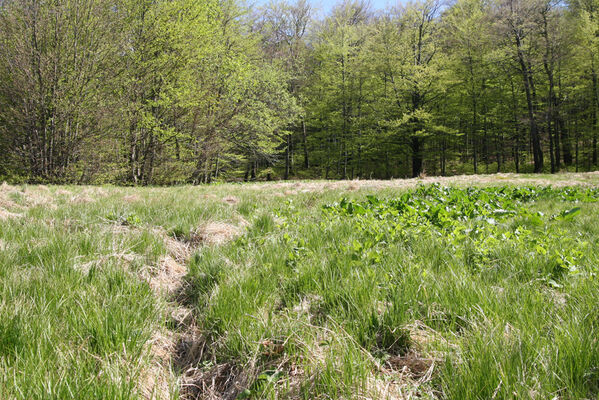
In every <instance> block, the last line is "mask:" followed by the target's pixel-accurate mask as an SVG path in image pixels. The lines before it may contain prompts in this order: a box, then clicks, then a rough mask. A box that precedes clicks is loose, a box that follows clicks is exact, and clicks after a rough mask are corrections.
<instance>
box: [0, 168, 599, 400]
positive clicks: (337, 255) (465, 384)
mask: <svg viewBox="0 0 599 400" xmlns="http://www.w3.org/2000/svg"><path fill="white" fill-rule="evenodd" d="M525 178H526V179H528V178H529V177H525ZM542 178H543V179H545V177H542ZM511 179H513V180H517V179H518V178H517V177H512V178H511ZM552 179H556V180H554V182H556V183H558V184H561V183H567V182H570V181H574V180H575V179H574V178H572V177H569V176H563V178H562V180H559V179H557V178H552ZM576 179H578V178H576ZM580 180H581V181H583V182H587V181H589V179H587V178H584V177H583V178H580ZM447 183H451V182H447ZM497 183H498V184H500V185H503V184H504V183H505V182H504V181H503V180H501V179H498V181H497ZM527 183H528V181H527ZM328 184H329V183H326V182H323V183H309V182H306V183H302V184H297V185H296V186H293V185H294V184H293V183H291V184H288V185H287V184H285V185H278V186H277V185H273V184H260V185H248V186H246V185H218V186H206V187H175V188H128V189H125V188H113V187H105V188H100V189H98V188H81V187H51V188H49V190H47V189H43V188H39V187H35V186H28V187H14V188H11V189H10V190H9V189H6V188H3V191H4V192H10V193H9V194H7V196H8V198H9V199H10V200H11V201H13V202H14V203H17V205H16V206H13V208H11V209H10V211H12V212H14V213H20V214H22V217H14V218H12V217H11V218H8V219H5V220H2V221H0V250H1V251H0V371H1V372H2V373H1V374H0V398H1V399H5V398H6V399H48V398H60V399H62V398H94V399H95V398H105V399H116V398H119V399H128V398H140V391H139V387H138V386H139V378H140V375H141V374H142V372H143V370H144V367H145V366H146V365H147V363H148V362H149V359H148V357H149V356H148V354H147V351H146V345H147V341H148V340H149V339H150V337H151V336H152V333H153V332H154V331H156V330H160V329H166V328H167V327H168V328H170V329H174V330H177V329H183V328H177V327H174V326H173V325H172V323H171V322H169V320H168V318H167V316H166V312H165V308H166V301H170V302H173V301H176V302H179V303H180V304H181V305H182V306H185V307H189V308H190V309H192V310H193V314H194V326H196V327H197V328H198V329H199V331H200V332H201V336H198V339H197V340H201V341H202V343H201V345H202V346H204V351H203V353H202V354H201V356H200V357H199V358H198V359H195V360H193V362H194V367H196V368H197V370H198V371H200V372H201V373H203V374H205V376H208V375H209V374H210V373H216V372H214V371H216V370H217V368H219V366H221V369H222V370H223V371H227V373H228V374H231V375H236V377H237V378H238V381H239V382H242V384H240V386H239V387H237V388H235V390H236V391H237V393H236V395H238V396H240V398H244V397H245V398H281V399H282V398H305V399H313V398H323V399H324V398H382V397H385V396H387V397H389V398H398V397H399V395H405V396H407V395H408V394H409V393H411V394H412V396H415V395H416V394H418V395H420V396H421V397H424V398H427V397H429V398H434V397H437V398H447V399H490V398H496V399H508V398H510V399H511V398H538V399H545V398H556V397H557V398H562V399H595V398H597V396H598V394H599V342H598V340H597V337H598V333H599V332H598V329H599V309H598V304H599V303H598V302H597V300H596V298H597V293H599V290H598V289H599V282H598V280H597V279H598V278H597V277H596V274H597V273H598V272H599V271H598V270H597V265H598V262H597V261H598V259H599V253H598V251H599V250H597V248H599V247H597V242H598V238H599V224H598V223H597V221H598V219H597V218H598V216H599V205H598V204H599V203H580V202H578V203H574V202H571V201H563V200H561V199H558V198H553V197H549V198H541V199H538V200H536V201H534V202H531V203H527V204H526V207H527V209H528V210H529V211H530V212H531V213H532V214H534V213H537V212H539V211H540V212H542V215H543V216H544V217H543V218H545V219H544V220H543V221H544V222H543V225H538V224H537V223H536V221H535V220H534V219H531V217H528V216H522V215H515V216H509V217H506V218H505V219H503V220H498V228H497V229H499V230H500V231H501V232H514V231H515V230H516V229H528V230H530V232H531V233H530V234H529V236H527V237H526V239H523V240H522V241H521V242H517V241H514V240H499V241H497V242H491V241H489V240H485V241H484V243H485V245H486V246H487V247H486V248H485V249H484V251H482V250H481V245H480V243H483V242H482V241H480V240H479V241H476V242H469V241H463V242H459V243H457V242H455V240H454V239H453V238H452V237H450V236H449V235H447V234H445V233H443V232H444V231H443V232H441V231H439V232H441V234H436V233H435V232H434V230H431V229H426V230H424V231H422V233H419V232H418V230H417V229H418V228H417V227H416V228H413V229H411V230H409V231H408V230H407V229H406V233H403V234H402V236H386V237H384V238H378V239H377V232H378V231H379V230H380V229H381V227H382V226H383V225H381V224H379V223H375V222H373V223H372V225H371V227H370V228H369V229H367V230H361V229H358V225H356V219H355V218H352V217H348V216H335V215H331V214H330V213H327V212H325V211H323V206H324V205H327V204H335V203H338V202H340V201H341V200H342V198H344V197H345V198H347V199H348V200H352V201H354V202H356V201H357V202H365V201H367V195H372V194H375V195H376V196H377V198H379V199H381V200H386V199H396V198H398V197H400V196H401V194H402V193H404V192H405V190H406V189H404V188H400V189H397V188H393V187H375V186H371V187H360V186H359V185H357V187H353V186H350V185H351V183H347V182H346V183H343V184H339V185H336V186H333V187H331V188H328V189H325V188H324V186H325V185H328ZM488 184H490V183H489V182H488V181H486V182H485V185H488ZM491 184H492V183H491ZM66 191H68V193H67V192H66ZM285 191H288V193H287V194H285ZM226 197H234V199H228V200H229V201H223V199H225V198H226ZM574 207H580V208H581V210H580V213H579V214H578V215H576V216H575V217H573V218H571V219H556V220H553V221H551V222H547V221H548V219H549V218H550V217H551V216H552V215H557V214H559V213H560V212H562V211H564V210H571V209H573V208H574ZM209 221H212V222H224V223H229V224H231V225H234V226H237V227H239V229H241V230H242V232H243V235H241V236H239V237H238V238H236V239H234V240H232V241H231V242H228V243H225V244H222V245H219V246H201V245H200V246H198V247H197V248H195V250H194V251H193V252H192V256H191V257H190V258H189V259H187V262H186V264H187V268H188V275H187V277H186V281H187V285H186V286H185V290H184V293H183V294H182V295H181V296H179V297H178V298H177V299H175V300H173V299H169V298H161V297H160V296H157V295H156V293H155V292H154V291H152V290H151V288H150V286H149V284H148V282H147V280H146V279H145V275H144V274H145V271H146V269H147V268H148V266H155V265H157V264H158V263H159V260H160V258H161V257H163V256H165V255H166V254H167V253H168V252H169V249H168V248H167V245H166V244H165V242H164V237H163V235H166V236H167V237H172V238H181V237H186V235H189V234H190V232H193V231H194V230H196V229H197V228H198V227H199V226H201V225H202V224H204V223H206V222H209ZM469 223H470V222H469ZM369 226H370V225H369ZM558 232H559V234H558ZM495 233H497V232H495V231H493V232H492V234H493V235H495ZM373 235H374V236H373ZM400 237H401V238H402V239H401V240H400V239H399V238H400ZM373 238H374V239H373ZM389 238H395V239H393V240H390V239H389ZM481 238H482V239H485V238H486V237H484V236H481ZM539 238H544V240H546V241H545V242H543V243H541V242H538V243H537V242H535V241H536V240H539ZM482 239H481V240H482ZM368 240H375V241H376V243H375V244H374V245H373V246H371V244H368V243H367V242H368ZM547 240H548V241H547ZM456 243H457V244H456ZM537 245H542V246H545V250H547V251H546V253H543V252H542V251H541V250H538V249H537V247H536V246H537ZM576 246H580V249H581V251H582V255H581V256H579V257H578V258H577V265H576V270H575V271H571V272H566V273H564V272H562V271H561V270H559V269H558V270H556V265H555V260H556V258H555V256H554V253H555V252H556V251H557V253H565V252H566V251H569V249H572V248H574V247H576ZM576 248H578V247H576ZM369 249H373V250H376V251H372V252H370V250H369ZM367 250H368V251H367ZM413 359H417V360H418V362H415V361H410V360H413ZM418 363H420V364H418ZM225 364H226V365H227V366H228V367H227V368H228V369H223V368H222V366H223V365H225ZM173 370H174V371H175V372H176V373H181V372H182V371H180V370H178V369H177V366H176V365H173ZM200 372H198V373H197V374H196V375H195V378H196V379H198V380H201V379H202V376H204V375H202V374H201V373H200ZM399 398H401V397H399Z"/></svg>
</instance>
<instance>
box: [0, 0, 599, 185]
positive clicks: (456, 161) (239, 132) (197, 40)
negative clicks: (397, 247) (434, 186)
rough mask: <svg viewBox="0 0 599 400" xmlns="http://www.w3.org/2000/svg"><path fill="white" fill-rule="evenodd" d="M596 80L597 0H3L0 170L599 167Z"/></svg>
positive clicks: (96, 176)
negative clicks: (381, 3)
mask: <svg viewBox="0 0 599 400" xmlns="http://www.w3.org/2000/svg"><path fill="white" fill-rule="evenodd" d="M290 1H294V2H290ZM598 74H599V1H598V0H571V1H568V2H561V1H555V0H454V1H452V2H449V3H447V2H442V1H440V0H419V1H417V2H413V3H409V4H406V5H398V6H394V7H388V8H387V9H384V10H373V9H372V8H371V7H370V6H369V4H368V2H366V1H359V0H358V1H356V0H346V1H343V2H340V3H338V4H337V5H336V6H335V7H334V8H333V9H332V10H331V11H330V12H329V13H328V14H327V15H324V16H320V15H318V13H317V12H315V10H314V9H313V8H312V7H311V6H310V4H309V3H307V2H306V0H275V1H272V2H270V3H268V4H266V5H263V6H255V5H254V6H252V5H249V6H248V5H247V4H245V3H242V2H240V1H237V0H200V1H197V0H110V1H106V0H0V177H3V179H9V180H13V181H30V182H70V183H116V184H136V185H147V184H175V183H194V184H199V183H208V182H213V181H221V180H259V179H265V180H267V179H288V178H298V177H299V178H326V179H338V178H344V179H354V178H364V179H365V178H379V179H388V178H393V177H410V176H412V177H415V176H419V175H421V174H431V175H450V174H460V173H491V172H511V171H513V172H552V173H553V172H558V171H560V170H576V171H579V170H580V171H586V170H593V169H595V168H596V167H597V165H598V163H597V136H598V132H599V87H598Z"/></svg>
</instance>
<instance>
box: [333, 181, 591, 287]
mask: <svg viewBox="0 0 599 400" xmlns="http://www.w3.org/2000/svg"><path fill="white" fill-rule="evenodd" d="M537 200H553V201H555V200H558V201H562V202H585V203H591V202H597V201H599V189H597V188H590V189H584V188H580V187H564V188H552V187H542V188H537V187H533V186H525V187H511V186H503V187H487V188H476V187H470V188H465V189H461V188H455V187H443V186H440V185H439V184H433V185H430V186H421V187H419V188H417V189H416V190H413V191H409V192H406V193H404V194H402V195H401V196H400V197H399V198H392V199H380V198H378V197H376V196H374V195H368V196H367V200H366V201H351V200H348V199H346V198H343V199H342V200H341V201H340V202H338V203H334V204H329V205H325V206H323V210H324V212H325V213H326V214H327V215H328V216H329V218H333V219H334V218H347V217H349V218H352V220H353V225H354V228H355V230H356V231H357V232H360V234H361V240H354V241H353V243H351V245H349V246H347V249H346V250H347V251H349V252H351V253H353V257H354V259H357V260H358V259H359V260H367V261H368V262H371V263H375V264H376V263H378V262H380V260H381V252H383V251H384V249H385V247H387V246H388V245H389V244H391V243H397V242H402V243H404V244H405V245H408V246H409V244H410V242H411V241H413V240H414V239H415V238H416V237H418V238H419V239H422V238H423V237H429V238H430V239H431V240H438V239H440V240H442V241H444V242H445V243H446V245H448V246H449V248H450V249H451V250H452V251H453V252H454V254H456V255H458V256H460V257H462V258H463V259H464V263H465V265H469V266H471V267H474V268H483V267H488V266H490V265H492V264H493V263H494V262H495V260H494V259H493V257H492V255H493V253H494V252H496V251H497V249H498V248H499V247H500V246H501V247H505V246H513V247H517V248H520V249H524V250H527V253H528V254H530V255H531V257H543V258H544V259H545V261H546V264H547V265H550V266H552V267H551V268H549V270H548V271H547V272H548V273H547V274H546V276H543V277H541V279H542V280H544V281H546V282H547V284H549V285H550V286H553V287H559V286H560V284H559V283H558V279H559V278H560V277H561V276H563V275H564V274H578V273H580V271H579V268H578V265H579V262H580V260H581V259H582V258H583V257H584V249H585V248H586V247H587V246H589V243H588V242H586V241H584V240H582V239H580V238H577V237H572V236H570V235H567V234H566V232H565V231H564V230H563V229H562V228H561V225H560V221H569V220H572V219H573V218H575V217H576V216H577V215H579V214H580V212H581V208H580V207H573V208H564V209H563V210H561V211H560V212H558V213H555V214H544V213H543V212H540V211H536V212H535V211H532V210H531V209H529V208H528V207H527V205H528V204H530V203H532V202H535V201H537Z"/></svg>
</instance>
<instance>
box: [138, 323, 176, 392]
mask: <svg viewBox="0 0 599 400" xmlns="http://www.w3.org/2000/svg"><path fill="white" fill-rule="evenodd" d="M146 346H147V348H149V350H147V351H148V352H149V358H150V360H149V364H148V365H144V366H143V367H142V369H141V373H140V377H139V379H138V381H137V386H138V392H139V393H140V395H141V397H142V398H143V399H144V400H169V399H172V398H173V394H174V392H175V391H176V390H175V388H176V378H175V376H174V373H173V371H172V368H171V365H172V354H174V352H175V348H176V339H175V337H174V335H173V334H172V332H169V331H166V332H154V334H153V335H152V338H151V339H150V340H149V341H148V342H147V343H146Z"/></svg>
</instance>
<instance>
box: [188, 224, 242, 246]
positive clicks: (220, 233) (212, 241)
mask: <svg viewBox="0 0 599 400" xmlns="http://www.w3.org/2000/svg"><path fill="white" fill-rule="evenodd" d="M240 234H241V230H240V229H239V228H238V227H237V226H235V225H231V224H227V223H224V222H209V223H206V224H204V225H202V226H200V227H199V228H198V229H197V230H196V231H195V232H194V233H193V234H192V235H191V237H190V243H191V244H192V245H199V244H207V245H222V244H224V243H226V242H228V241H230V240H233V239H235V238H236V237H237V236H239V235H240Z"/></svg>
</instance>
